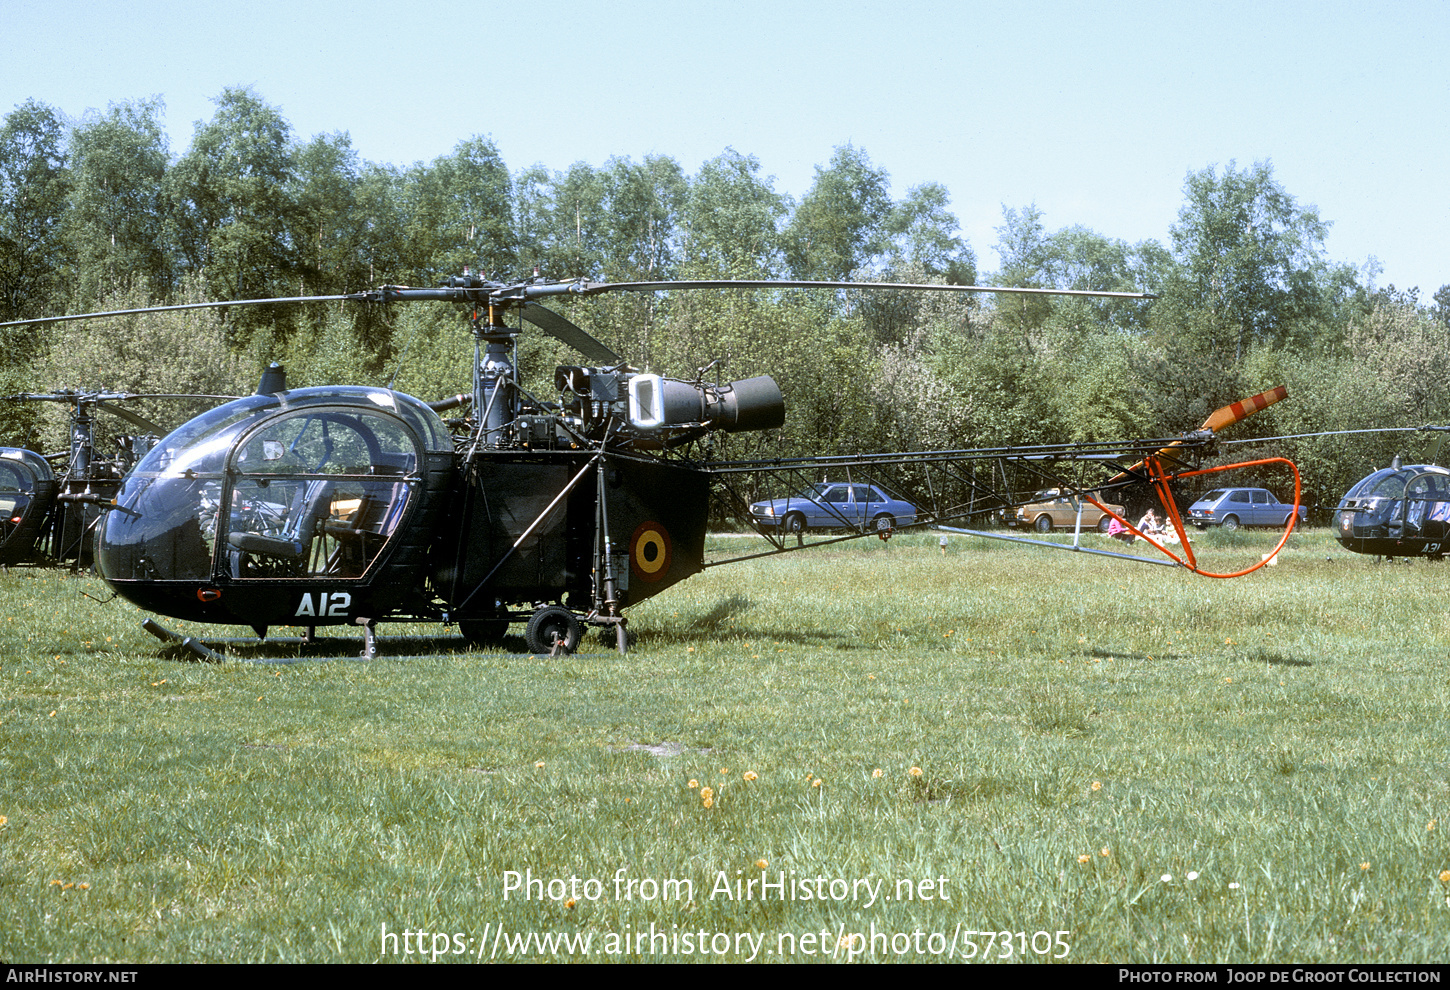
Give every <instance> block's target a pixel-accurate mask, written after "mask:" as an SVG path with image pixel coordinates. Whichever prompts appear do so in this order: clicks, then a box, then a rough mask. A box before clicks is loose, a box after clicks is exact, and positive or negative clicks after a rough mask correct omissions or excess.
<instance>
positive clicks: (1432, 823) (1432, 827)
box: [51, 712, 1435, 832]
mask: <svg viewBox="0 0 1450 990" xmlns="http://www.w3.org/2000/svg"><path fill="white" fill-rule="evenodd" d="M51 714H52V715H54V714H55V712H51ZM1425 831H1426V832H1433V831H1435V819H1433V818H1431V819H1430V820H1429V821H1428V822H1426V823H1425Z"/></svg>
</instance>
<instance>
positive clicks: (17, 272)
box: [0, 100, 71, 360]
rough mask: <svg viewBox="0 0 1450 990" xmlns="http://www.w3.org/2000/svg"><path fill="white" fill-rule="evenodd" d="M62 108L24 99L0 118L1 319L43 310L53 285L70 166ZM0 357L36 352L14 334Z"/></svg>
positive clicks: (61, 246) (61, 252) (62, 259)
mask: <svg viewBox="0 0 1450 990" xmlns="http://www.w3.org/2000/svg"><path fill="white" fill-rule="evenodd" d="M64 138H65V130H64V125H63V123H62V121H61V118H60V115H59V114H58V113H57V112H56V111H55V110H54V109H53V108H51V107H48V106H46V105H45V104H43V103H40V102H39V101H37V100H27V101H26V102H25V103H23V104H21V105H20V106H19V107H16V108H15V110H14V111H13V112H12V113H10V114H8V115H7V116H6V117H5V123H4V125H3V126H0V320H15V319H22V318H24V317H28V316H40V315H44V310H45V308H46V307H47V306H48V305H51V304H53V302H54V300H55V299H56V298H57V295H58V294H60V295H63V293H59V288H60V286H59V284H58V275H59V272H60V269H61V267H62V266H63V265H64V262H65V253H64V243H63V240H62V238H61V228H62V225H63V223H64V215H65V207H66V198H67V196H68V195H69V192H70V181H71V179H70V170H69V167H68V159H67V154H66V149H65V144H64ZM7 336H8V337H9V340H7V341H6V342H7V344H11V345H12V346H7V347H5V348H4V351H5V353H6V360H13V359H14V358H15V357H23V356H28V355H29V354H31V353H34V350H33V348H32V347H30V346H26V345H27V344H28V343H29V341H28V339H26V338H24V337H22V339H20V340H18V341H17V340H16V337H15V335H14V334H10V335H7Z"/></svg>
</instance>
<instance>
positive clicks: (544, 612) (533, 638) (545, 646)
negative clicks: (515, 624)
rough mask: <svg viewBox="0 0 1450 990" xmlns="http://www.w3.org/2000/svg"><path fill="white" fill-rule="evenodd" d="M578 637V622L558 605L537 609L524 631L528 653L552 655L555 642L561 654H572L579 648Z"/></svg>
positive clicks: (580, 633) (571, 613)
mask: <svg viewBox="0 0 1450 990" xmlns="http://www.w3.org/2000/svg"><path fill="white" fill-rule="evenodd" d="M580 635H582V631H581V630H580V628H579V620H578V619H576V618H575V617H574V613H573V612H571V611H569V610H568V609H567V608H563V607H562V606H559V605H550V606H548V607H546V608H541V609H539V610H538V611H537V612H535V613H534V614H533V615H531V616H530V617H529V624H528V626H527V628H526V629H525V630H524V640H525V641H526V642H527V643H528V645H529V652H530V653H553V652H554V645H555V641H556V640H557V641H559V642H560V644H561V645H562V647H563V650H562V652H564V653H573V652H574V651H575V650H577V649H578V648H579V637H580Z"/></svg>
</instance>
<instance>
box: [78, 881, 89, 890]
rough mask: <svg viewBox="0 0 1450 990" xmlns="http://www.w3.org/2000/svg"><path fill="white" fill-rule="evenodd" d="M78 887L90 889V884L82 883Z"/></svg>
mask: <svg viewBox="0 0 1450 990" xmlns="http://www.w3.org/2000/svg"><path fill="white" fill-rule="evenodd" d="M80 887H81V890H90V889H91V885H90V884H88V883H83V884H81V885H80Z"/></svg>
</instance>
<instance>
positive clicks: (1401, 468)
mask: <svg viewBox="0 0 1450 990" xmlns="http://www.w3.org/2000/svg"><path fill="white" fill-rule="evenodd" d="M1423 429H1426V430H1434V431H1437V432H1439V434H1440V435H1439V436H1438V437H1437V438H1436V440H1435V442H1434V443H1433V444H1432V445H1431V449H1430V451H1429V457H1428V460H1429V462H1430V463H1426V464H1409V465H1405V464H1401V462H1400V458H1399V456H1398V455H1396V456H1395V458H1394V460H1393V461H1391V462H1390V466H1389V467H1387V468H1382V469H1380V470H1378V471H1375V472H1373V473H1371V474H1370V475H1369V476H1367V477H1365V478H1363V479H1362V480H1361V481H1360V482H1359V483H1358V484H1356V485H1355V486H1354V487H1353V488H1351V489H1350V490H1349V491H1348V492H1346V493H1345V495H1344V498H1342V499H1340V502H1339V507H1338V508H1337V509H1335V512H1334V521H1333V525H1334V535H1335V538H1336V539H1337V540H1338V541H1339V543H1340V545H1341V546H1342V547H1344V548H1345V549H1346V550H1351V551H1353V552H1355V553H1364V554H1375V555H1376V556H1382V557H1386V558H1390V559H1393V558H1395V557H1429V558H1430V559H1431V560H1443V559H1444V558H1445V554H1446V553H1447V552H1450V469H1447V468H1443V467H1441V466H1440V465H1439V464H1436V463H1434V462H1435V461H1438V460H1439V457H1440V450H1441V448H1442V447H1443V446H1444V443H1445V434H1446V433H1447V432H1450V427H1445V426H1427V427H1423Z"/></svg>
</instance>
